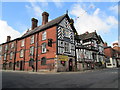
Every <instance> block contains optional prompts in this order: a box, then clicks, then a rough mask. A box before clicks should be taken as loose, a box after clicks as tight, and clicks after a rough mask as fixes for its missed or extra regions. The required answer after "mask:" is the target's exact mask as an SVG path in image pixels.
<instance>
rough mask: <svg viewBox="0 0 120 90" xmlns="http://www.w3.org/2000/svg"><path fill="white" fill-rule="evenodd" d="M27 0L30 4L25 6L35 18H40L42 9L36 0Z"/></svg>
mask: <svg viewBox="0 0 120 90" xmlns="http://www.w3.org/2000/svg"><path fill="white" fill-rule="evenodd" d="M28 1H29V2H30V5H25V7H26V8H27V9H28V11H29V13H31V14H34V16H35V17H37V18H40V17H41V14H42V12H43V10H42V8H41V7H40V5H39V4H38V3H37V0H28ZM43 1H45V0H43ZM46 5H47V4H46ZM42 6H43V2H42Z"/></svg>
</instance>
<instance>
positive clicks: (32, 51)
mask: <svg viewBox="0 0 120 90" xmlns="http://www.w3.org/2000/svg"><path fill="white" fill-rule="evenodd" d="M33 54H34V47H33V46H32V47H30V55H33Z"/></svg>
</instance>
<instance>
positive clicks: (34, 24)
mask: <svg viewBox="0 0 120 90" xmlns="http://www.w3.org/2000/svg"><path fill="white" fill-rule="evenodd" d="M31 21H32V30H33V29H34V28H36V27H37V24H38V20H37V19H35V18H32V19H31Z"/></svg>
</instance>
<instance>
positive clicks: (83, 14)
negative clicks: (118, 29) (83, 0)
mask: <svg viewBox="0 0 120 90" xmlns="http://www.w3.org/2000/svg"><path fill="white" fill-rule="evenodd" d="M101 12H102V11H101V10H100V8H97V9H95V10H94V12H93V14H89V13H87V11H86V10H84V9H83V8H81V6H80V4H74V5H73V7H72V9H71V11H70V14H71V15H73V16H75V17H79V18H76V19H75V23H74V25H75V28H76V30H77V31H78V33H79V34H82V33H85V32H86V31H89V32H93V31H95V30H96V31H98V32H102V33H106V32H108V31H109V30H110V29H111V28H113V27H115V26H116V25H117V24H118V21H117V20H116V18H115V17H114V16H104V17H102V16H101V14H100V13H101Z"/></svg>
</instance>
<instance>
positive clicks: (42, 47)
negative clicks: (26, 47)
mask: <svg viewBox="0 0 120 90" xmlns="http://www.w3.org/2000/svg"><path fill="white" fill-rule="evenodd" d="M44 45H45V46H44ZM44 48H45V51H43V49H44ZM41 50H42V53H46V52H47V44H46V43H42V45H41Z"/></svg>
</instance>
